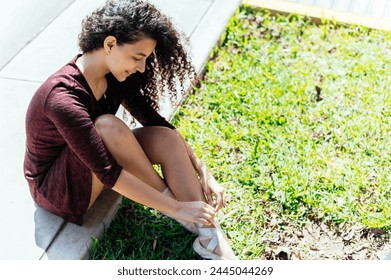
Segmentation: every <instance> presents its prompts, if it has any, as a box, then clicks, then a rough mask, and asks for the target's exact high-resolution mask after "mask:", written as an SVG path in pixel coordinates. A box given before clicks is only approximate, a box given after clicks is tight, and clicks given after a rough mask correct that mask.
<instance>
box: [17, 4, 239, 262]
mask: <svg viewBox="0 0 391 280" xmlns="http://www.w3.org/2000/svg"><path fill="white" fill-rule="evenodd" d="M79 46H80V49H81V51H82V54H80V55H77V56H76V57H75V58H74V59H72V60H71V61H70V62H69V63H68V64H67V65H65V66H64V67H62V68H61V69H60V70H59V71H58V72H56V73H55V74H53V75H52V76H51V77H49V78H48V80H47V81H45V82H44V83H43V85H42V86H41V87H40V88H39V89H38V91H37V92H36V93H35V95H34V96H33V98H32V100H31V103H30V105H29V108H28V111H27V116H26V134H27V141H26V155H25V161H24V172H25V177H26V179H27V181H28V183H29V186H30V191H31V194H32V197H33V199H34V200H35V202H36V203H37V204H38V205H39V206H41V207H43V208H45V209H47V210H48V211H50V212H52V213H55V214H57V215H59V216H61V217H63V218H64V219H65V220H67V221H70V222H73V223H77V224H79V225H82V223H83V215H84V214H85V213H86V211H87V210H88V209H89V208H90V207H91V205H92V204H93V203H94V201H95V200H96V198H97V197H98V195H99V194H100V193H101V192H102V190H104V189H105V188H112V189H113V190H114V191H116V192H118V193H120V194H122V195H124V196H126V197H128V198H129V199H131V200H133V201H136V202H138V203H141V204H143V205H146V206H149V207H152V208H154V209H157V210H158V211H161V212H163V213H165V214H167V215H169V216H171V217H173V218H174V219H176V220H178V221H179V222H180V223H182V224H183V225H184V226H185V227H186V228H187V229H188V230H190V231H192V232H196V233H198V234H199V236H198V237H197V238H196V240H195V241H194V244H193V245H194V249H195V251H196V252H197V253H199V254H200V255H201V256H202V257H204V258H208V259H236V256H235V254H234V252H233V251H232V249H231V247H230V245H229V243H228V240H227V238H226V236H225V235H224V233H223V232H222V230H221V228H220V227H219V225H218V223H217V221H215V214H216V213H217V212H218V211H219V210H220V209H221V208H222V207H223V206H224V204H225V197H224V190H223V188H222V187H221V186H220V185H219V184H218V183H217V182H216V180H215V179H214V178H213V176H212V175H211V173H210V172H209V171H208V170H207V168H206V166H205V164H203V163H202V162H201V160H200V159H199V158H198V157H197V156H196V155H195V154H194V152H193V151H192V149H191V148H190V147H189V145H188V144H187V142H186V141H185V140H184V139H183V137H181V135H180V134H179V133H178V131H177V130H176V129H175V127H174V126H172V125H171V124H170V123H169V122H167V121H166V120H165V119H164V118H163V117H162V116H160V115H159V114H158V113H157V110H158V105H159V97H160V96H161V94H162V93H163V92H164V91H168V92H169V94H170V98H171V100H172V101H175V100H176V98H177V96H176V93H177V88H178V85H179V86H180V87H181V88H182V91H183V86H184V83H186V82H187V81H188V80H189V79H192V78H194V77H195V73H194V68H193V67H192V65H191V63H190V62H189V60H188V57H187V54H186V52H185V50H184V48H183V47H182V45H181V42H180V34H179V33H178V32H177V31H176V30H175V29H174V26H173V25H172V23H171V22H170V20H169V19H168V18H167V17H166V16H164V15H163V14H161V13H160V11H159V10H157V9H156V8H155V7H154V6H153V5H151V4H149V3H147V2H144V1H142V0H112V1H108V2H107V3H106V4H105V5H104V6H103V7H101V8H99V9H97V10H96V11H94V12H93V13H92V14H91V15H90V16H87V17H86V18H85V19H84V20H83V23H82V31H81V33H80V35H79ZM120 104H122V105H123V106H124V108H125V109H126V110H127V111H128V112H129V113H130V114H131V115H132V116H134V117H135V118H136V119H137V120H138V121H139V122H140V123H141V124H142V126H143V127H142V128H137V129H134V130H130V129H129V127H128V126H127V125H126V124H125V123H124V122H123V121H122V120H120V119H119V118H117V117H116V116H115V115H114V114H115V113H116V112H117V110H118V108H119V106H120ZM153 164H159V165H160V166H161V170H162V174H163V178H162V177H161V176H159V174H158V173H157V172H156V171H155V169H154V168H153V166H152V165H153ZM197 174H198V176H197Z"/></svg>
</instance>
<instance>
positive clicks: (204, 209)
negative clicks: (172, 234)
mask: <svg viewBox="0 0 391 280" xmlns="http://www.w3.org/2000/svg"><path fill="white" fill-rule="evenodd" d="M113 190H114V191H116V192H118V193H120V194H122V195H124V196H126V197H127V198H129V199H131V200H133V201H135V202H138V203H141V204H143V205H145V206H148V207H151V208H154V209H156V210H158V211H160V212H163V213H166V214H169V215H170V216H172V217H174V218H176V219H182V220H186V221H190V222H193V223H198V224H204V225H207V224H211V223H213V220H214V216H215V209H214V208H213V207H212V206H210V205H208V204H206V203H205V202H202V201H194V202H181V201H177V200H174V199H172V198H170V197H168V196H166V195H163V194H162V193H160V192H159V191H157V190H156V189H154V188H152V187H151V186H149V185H148V184H146V183H144V182H143V181H141V180H140V179H138V178H137V177H136V176H134V175H132V174H131V173H129V172H127V171H126V170H122V172H121V174H120V176H119V178H118V180H117V182H116V183H115V185H114V187H113Z"/></svg>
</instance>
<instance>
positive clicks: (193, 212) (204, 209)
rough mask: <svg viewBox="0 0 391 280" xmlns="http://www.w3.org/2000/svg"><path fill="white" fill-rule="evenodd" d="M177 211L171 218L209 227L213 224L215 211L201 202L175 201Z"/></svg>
mask: <svg viewBox="0 0 391 280" xmlns="http://www.w3.org/2000/svg"><path fill="white" fill-rule="evenodd" d="M176 202H177V210H176V211H175V213H173V214H172V216H173V217H174V218H176V219H182V220H186V221H189V222H193V223H197V224H201V225H205V226H207V225H211V224H213V222H214V218H215V214H216V211H215V209H214V208H213V207H212V206H211V205H209V204H207V203H205V202H203V201H191V202H190V201H176Z"/></svg>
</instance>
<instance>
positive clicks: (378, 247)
mask: <svg viewBox="0 0 391 280" xmlns="http://www.w3.org/2000/svg"><path fill="white" fill-rule="evenodd" d="M266 228H269V229H270V231H268V232H266V233H265V235H264V238H263V242H264V244H265V245H266V249H265V252H264V253H263V257H262V259H266V260H325V259H328V260H379V259H384V258H385V257H386V256H387V255H388V254H389V253H390V252H391V240H390V238H389V237H388V235H387V232H386V231H385V230H382V229H368V228H363V227H359V226H349V225H345V226H344V227H343V228H341V229H340V228H337V229H335V228H330V227H329V226H328V225H327V224H325V223H323V222H319V223H308V224H306V225H304V226H303V227H302V228H298V227H295V226H293V225H289V224H286V223H276V219H272V222H271V223H270V227H266Z"/></svg>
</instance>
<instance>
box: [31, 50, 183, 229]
mask: <svg viewBox="0 0 391 280" xmlns="http://www.w3.org/2000/svg"><path fill="white" fill-rule="evenodd" d="M79 56H80V55H78V56H77V57H75V58H74V59H73V60H72V61H70V62H69V63H68V64H66V65H65V66H64V67H62V68H61V69H60V70H59V71H57V72H56V73H55V74H53V75H52V76H50V77H49V78H48V79H47V80H46V81H45V82H44V83H43V84H42V85H41V87H40V88H39V89H38V90H37V92H36V93H35V94H34V96H33V98H32V100H31V101H30V104H29V107H28V110H27V114H26V152H25V159H24V175H25V178H26V180H27V182H28V185H29V188H30V192H31V195H32V197H33V199H34V201H35V202H36V203H37V205H38V206H40V207H43V208H45V209H47V210H48V211H50V212H52V213H54V214H56V215H58V216H60V217H62V218H64V219H65V220H66V221H69V222H72V223H76V224H78V225H82V224H83V216H84V214H85V213H86V211H87V208H88V204H89V201H90V197H91V183H92V182H91V179H92V178H91V172H94V173H95V174H96V175H97V177H98V178H99V179H100V181H101V182H102V183H103V184H104V185H105V186H106V187H107V188H112V187H113V186H114V184H115V182H116V181H117V179H118V177H119V175H120V173H121V170H122V167H121V166H120V165H119V164H118V163H117V162H116V160H115V159H114V158H113V156H112V155H111V154H110V152H109V151H108V150H107V148H106V147H105V145H104V143H103V141H102V139H101V138H100V136H99V135H98V133H97V131H96V129H95V126H94V120H95V119H96V118H97V117H98V116H100V115H102V114H115V113H116V112H117V110H118V108H119V106H120V104H121V102H122V101H121V96H123V94H132V102H131V104H129V103H127V109H128V110H129V111H130V112H131V114H132V115H133V117H135V118H136V119H137V120H138V121H139V122H140V123H141V124H142V125H143V126H152V125H154V126H165V127H169V128H172V129H174V128H175V127H174V126H172V125H171V124H170V123H169V122H167V121H166V120H165V119H164V118H163V117H162V116H161V115H160V114H159V113H158V112H156V111H155V110H154V109H153V108H152V107H151V106H150V105H149V104H148V103H147V102H146V101H145V99H144V98H143V96H142V95H141V94H140V93H138V92H135V91H132V90H131V87H132V82H131V79H129V78H128V80H126V81H125V82H122V83H120V82H118V81H117V80H116V79H115V78H114V77H113V76H112V75H111V74H108V75H107V76H106V78H107V82H108V87H107V91H106V94H105V97H104V98H102V99H100V100H99V101H97V100H96V99H95V97H94V95H93V93H92V91H91V89H90V88H89V86H88V83H87V81H86V80H85V78H84V76H83V74H82V73H81V71H80V70H79V68H78V67H77V66H76V60H77V58H78V57H79Z"/></svg>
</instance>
